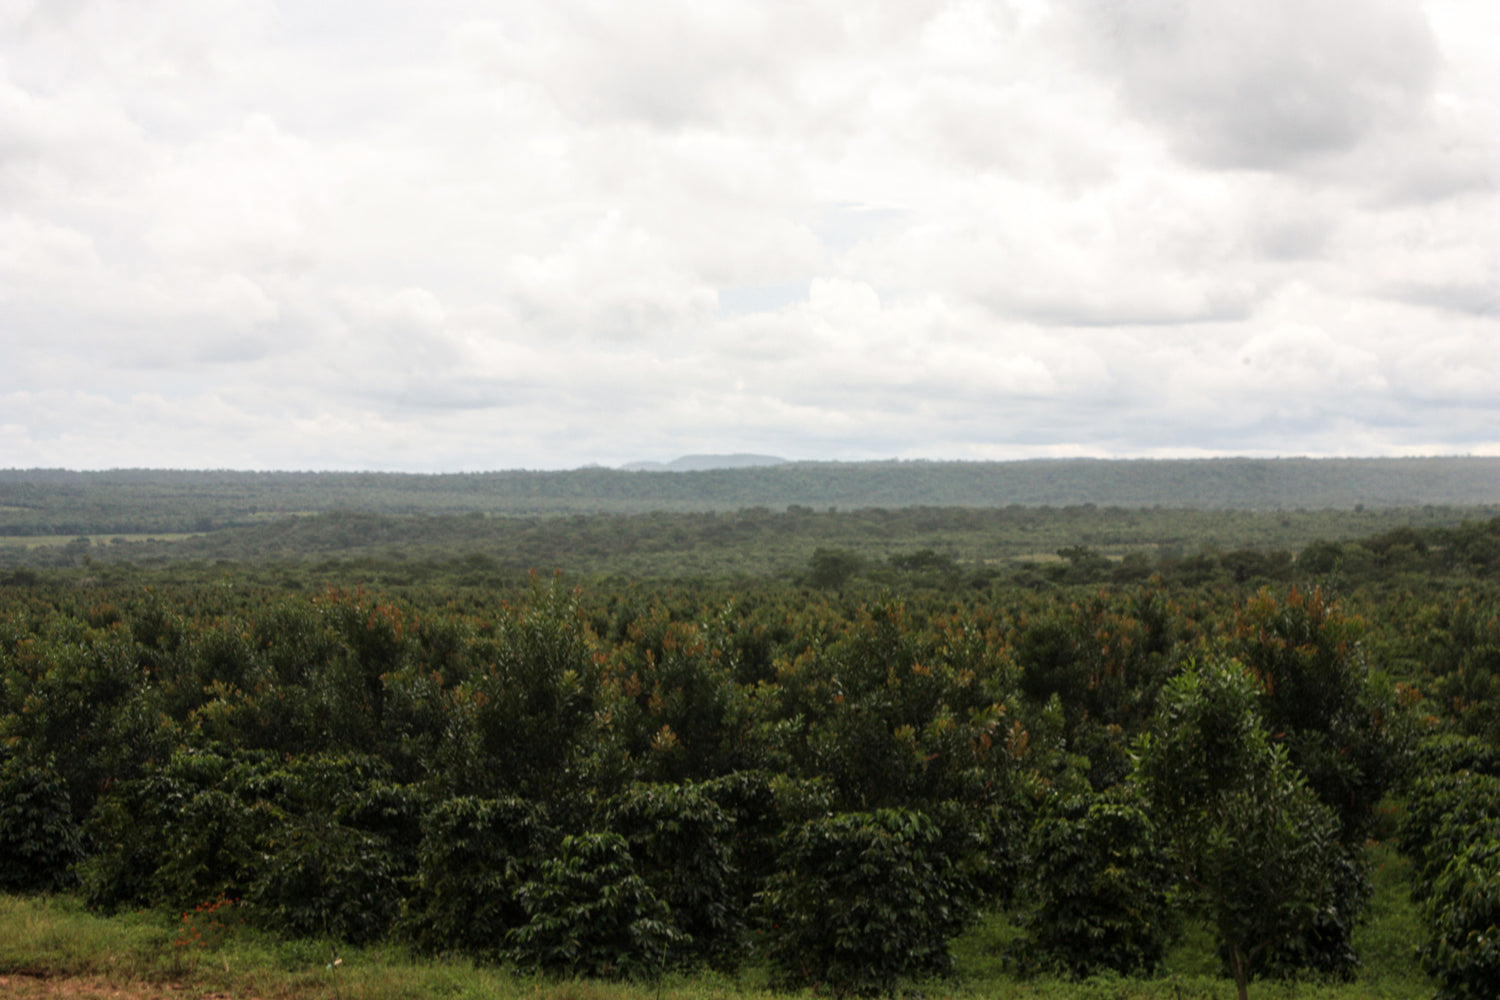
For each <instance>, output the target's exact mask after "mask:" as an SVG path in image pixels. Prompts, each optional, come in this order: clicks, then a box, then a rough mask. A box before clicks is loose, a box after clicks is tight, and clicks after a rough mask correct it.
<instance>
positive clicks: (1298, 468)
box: [0, 458, 1500, 536]
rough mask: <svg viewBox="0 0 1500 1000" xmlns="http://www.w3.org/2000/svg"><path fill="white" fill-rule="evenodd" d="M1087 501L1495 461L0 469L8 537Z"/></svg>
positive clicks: (1461, 491)
mask: <svg viewBox="0 0 1500 1000" xmlns="http://www.w3.org/2000/svg"><path fill="white" fill-rule="evenodd" d="M681 461H687V460H686V459H684V460H681ZM1086 504H1093V505H1096V506H1099V507H1111V506H1112V507H1124V508H1150V507H1166V508H1179V509H1188V508H1191V509H1199V510H1278V509H1280V510H1297V509H1306V510H1354V509H1356V508H1358V507H1421V506H1424V505H1434V506H1443V505H1447V506H1474V505H1486V504H1500V458H1359V459H1352V458H1351V459H1306V458H1288V459H1241V458H1223V459H1202V460H1180V461H1179V460H1174V461H1154V460H1134V461H1125V460H1121V461H1114V460H1089V459H1080V460H1037V461H1024V462H897V461H890V462H783V463H781V464H777V465H753V466H746V467H741V468H714V469H705V470H702V471H671V472H668V471H625V470H621V469H604V468H590V469H572V470H567V471H560V472H527V471H511V472H484V473H456V474H444V475H416V474H407V473H377V472H361V473H346V472H233V471H171V470H150V469H130V470H115V471H108V472H69V471H65V470H55V469H53V470H35V469H33V470H0V535H12V536H15V535H23V536H25V535H85V534H87V535H97V534H120V535H129V534H151V533H176V532H204V531H213V530H217V529H219V528H225V527H230V526H237V525H252V524H259V523H264V522H266V521H272V520H277V519H279V518H283V517H285V516H287V515H292V514H310V513H318V512H324V511H335V510H341V511H363V512H369V513H378V514H390V515H408V514H464V513H471V512H481V513H486V514H495V515H524V516H552V515H572V514H643V513H650V512H653V511H662V512H710V511H737V510H744V509H747V508H767V509H770V510H777V511H779V510H784V509H787V508H789V507H797V508H810V509H813V510H820V511H821V510H827V509H828V508H830V507H837V508H839V509H841V510H850V509H863V508H887V509H897V508H906V507H969V508H976V509H983V508H1001V507H1012V506H1019V507H1069V506H1081V505H1086Z"/></svg>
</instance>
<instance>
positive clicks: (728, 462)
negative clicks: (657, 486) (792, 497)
mask: <svg viewBox="0 0 1500 1000" xmlns="http://www.w3.org/2000/svg"><path fill="white" fill-rule="evenodd" d="M786 464H787V460H786V459H784V458H777V457H776V456H775V455H744V454H736V455H683V456H682V457H681V458H674V459H673V460H672V461H670V462H627V463H626V464H625V465H622V466H620V469H621V471H623V472H707V471H709V470H711V469H751V468H758V467H761V466H767V465H786Z"/></svg>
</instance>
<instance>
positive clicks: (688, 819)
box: [605, 785, 745, 968]
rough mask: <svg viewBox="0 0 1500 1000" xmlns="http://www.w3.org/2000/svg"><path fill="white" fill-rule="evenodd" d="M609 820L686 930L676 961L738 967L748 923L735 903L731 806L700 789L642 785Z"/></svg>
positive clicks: (620, 801)
mask: <svg viewBox="0 0 1500 1000" xmlns="http://www.w3.org/2000/svg"><path fill="white" fill-rule="evenodd" d="M605 819H606V822H607V824H608V826H609V828H610V829H611V830H613V831H614V832H615V833H618V834H620V835H621V836H623V837H624V838H625V841H626V843H628V844H629V845H630V854H631V857H632V859H633V860H634V861H635V866H636V870H637V871H638V872H640V874H641V877H642V878H643V879H645V881H646V884H647V885H648V886H649V887H650V888H651V891H652V892H654V893H655V894H656V896H657V897H658V898H660V899H661V900H662V901H663V902H665V903H666V904H667V906H668V907H669V909H670V910H671V915H672V923H673V925H674V926H675V927H676V928H677V929H678V930H680V931H682V932H683V937H682V939H681V942H679V943H680V944H681V945H682V946H683V947H681V948H678V949H674V954H672V955H669V956H668V961H669V964H679V963H681V964H690V963H692V962H694V961H697V960H707V961H709V962H711V963H712V964H714V965H715V966H716V967H719V968H732V967H733V966H735V965H736V964H737V963H738V961H739V958H740V952H741V951H742V947H743V944H744V941H743V938H744V930H745V921H744V917H743V911H742V910H740V909H739V908H738V907H736V906H735V905H734V898H733V889H734V882H735V870H734V862H733V859H732V855H731V849H732V843H731V839H732V836H733V832H734V823H733V821H732V820H731V819H730V817H729V816H728V815H727V814H726V813H725V812H724V810H723V809H721V808H719V806H718V804H717V803H716V802H715V801H714V800H713V799H712V798H710V797H709V795H708V794H706V793H705V790H704V789H703V788H701V787H700V786H696V785H636V786H635V787H633V788H631V789H629V790H627V791H626V792H624V793H623V794H621V795H618V796H616V797H615V798H614V799H613V800H612V801H611V802H610V803H609V804H608V806H607V807H606V809H605Z"/></svg>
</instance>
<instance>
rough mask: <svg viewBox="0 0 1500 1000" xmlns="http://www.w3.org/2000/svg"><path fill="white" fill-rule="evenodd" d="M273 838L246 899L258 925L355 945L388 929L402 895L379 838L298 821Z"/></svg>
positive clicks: (278, 832)
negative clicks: (269, 851)
mask: <svg viewBox="0 0 1500 1000" xmlns="http://www.w3.org/2000/svg"><path fill="white" fill-rule="evenodd" d="M268 841H269V842H268V844H267V846H268V847H269V848H270V850H271V854H270V856H269V858H268V859H267V861H266V862H265V864H264V866H263V867H262V869H261V871H260V872H259V876H258V877H257V878H256V879H255V882H254V885H253V886H252V888H251V890H250V893H249V896H248V897H247V900H246V901H247V902H248V903H249V909H250V913H251V914H252V917H253V919H254V920H255V922H256V923H258V924H260V925H261V926H263V927H266V928H268V929H270V930H273V931H275V932H277V933H279V934H288V935H292V936H297V937H331V938H334V939H337V940H339V941H344V942H348V943H350V944H367V943H369V942H371V941H375V940H377V939H378V938H380V937H381V936H382V935H383V934H384V933H385V932H386V930H387V929H388V928H389V927H390V925H391V922H392V921H393V920H394V919H395V916H396V913H397V911H398V908H399V906H400V902H401V895H400V891H399V887H398V886H397V883H396V879H395V877H394V874H393V865H392V859H391V853H390V850H389V848H388V846H387V844H386V843H385V842H384V841H383V840H382V839H381V838H378V837H374V836H371V835H370V834H366V833H361V832H360V831H358V830H351V829H349V828H348V827H344V826H338V825H334V824H327V823H316V822H292V823H288V824H287V825H286V826H284V827H283V828H282V829H281V830H279V831H276V832H275V833H274V834H273V835H272V836H271V837H270V838H268Z"/></svg>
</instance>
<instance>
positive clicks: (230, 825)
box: [0, 524, 1500, 997]
mask: <svg viewBox="0 0 1500 1000" xmlns="http://www.w3.org/2000/svg"><path fill="white" fill-rule="evenodd" d="M1471 533H1477V534H1476V537H1485V538H1487V537H1490V536H1495V535H1500V526H1497V525H1496V524H1490V525H1479V526H1474V527H1473V528H1472V531H1471ZM1476 544H1477V543H1476ZM1335 548H1337V547H1335ZM1480 548H1482V546H1480ZM1378 550H1380V546H1379V544H1376V543H1373V542H1372V544H1371V545H1369V546H1366V548H1365V550H1364V551H1378ZM1424 551H1425V550H1424ZM1476 551H1478V550H1477V549H1476ZM1413 552H1415V549H1413ZM928 555H929V556H931V555H932V554H931V553H929V554H928ZM934 558H935V557H934ZM1080 558H1081V557H1080ZM1412 558H1416V556H1412ZM931 561H932V560H931V559H929V558H926V557H924V558H923V559H922V560H918V562H920V563H921V564H922V565H919V566H917V569H922V568H924V567H925V566H926V563H927V562H931ZM1299 561H1300V560H1299ZM1406 565H1407V566H1408V568H1410V566H1411V565H1414V564H1411V563H1409V562H1408V563H1407V564H1406ZM942 568H943V567H941V566H939V567H938V570H942ZM1497 568H1500V567H1497V565H1496V564H1494V563H1493V562H1486V561H1484V560H1483V559H1474V560H1469V561H1467V562H1465V563H1464V564H1463V565H1462V566H1461V567H1459V568H1457V569H1454V568H1453V567H1448V568H1446V569H1445V570H1444V571H1443V572H1444V574H1445V575H1428V576H1422V575H1419V574H1415V573H1410V574H1408V575H1406V576H1397V575H1394V574H1391V575H1388V576H1387V577H1385V578H1384V579H1381V580H1375V579H1374V578H1373V577H1372V578H1371V579H1370V580H1367V581H1365V582H1363V583H1362V584H1361V585H1359V586H1357V587H1349V586H1347V585H1346V584H1347V581H1344V582H1342V583H1341V578H1340V577H1338V576H1337V574H1335V575H1334V576H1332V577H1329V576H1326V575H1320V574H1314V573H1312V572H1310V571H1299V570H1297V569H1296V568H1295V567H1294V568H1291V569H1288V568H1287V567H1282V571H1283V573H1284V575H1285V576H1286V577H1290V579H1282V580H1273V581H1271V582H1265V581H1257V580H1255V579H1253V578H1252V579H1250V580H1247V581H1246V582H1243V583H1236V582H1234V581H1233V580H1232V579H1227V578H1224V577H1215V578H1213V580H1212V581H1210V582H1209V583H1201V582H1200V583H1197V584H1195V583H1193V582H1192V581H1191V580H1190V579H1187V578H1179V579H1171V580H1166V581H1164V580H1163V579H1162V578H1161V577H1152V578H1149V579H1137V580H1131V579H1121V578H1112V577H1111V576H1110V575H1109V573H1107V572H1105V573H1095V574H1089V573H1085V572H1083V569H1082V568H1080V566H1079V565H1077V561H1075V564H1074V565H1073V569H1075V570H1078V572H1077V573H1075V574H1074V575H1073V576H1068V575H1067V574H1066V573H1058V574H1055V575H1054V576H1053V577H1052V578H1050V579H1041V578H1038V579H1036V580H1033V581H1031V583H1030V584H1028V585H1021V584H1019V583H1014V582H1006V581H991V582H990V583H989V584H988V585H980V583H982V582H983V581H981V582H980V583H976V582H973V581H958V580H957V579H956V578H952V577H950V576H943V575H942V574H941V573H939V575H938V576H936V577H934V578H933V580H931V581H928V583H929V585H922V586H916V585H912V586H899V585H894V586H893V585H891V582H890V580H889V579H888V580H886V581H884V582H881V581H876V582H870V581H865V582H863V583H859V585H857V586H855V585H849V586H845V587H844V589H842V590H838V589H836V586H837V585H838V584H839V582H840V581H835V582H833V583H831V584H830V586H828V587H822V588H819V587H814V586H810V585H808V584H809V583H812V582H819V581H817V580H815V579H814V580H810V581H806V582H804V583H796V582H792V581H789V580H781V581H776V580H762V581H759V582H756V583H745V582H743V581H742V582H740V583H738V584H735V585H731V584H729V583H720V582H713V581H700V582H698V583H695V584H691V585H684V584H667V583H661V584H649V583H643V582H636V583H629V584H626V583H621V582H610V581H608V580H594V581H590V582H589V583H587V584H586V585H584V586H581V587H580V586H574V585H572V584H570V583H566V582H564V581H562V580H557V579H554V580H551V581H548V580H533V581H531V582H530V583H529V584H518V585H513V586H508V587H498V588H497V587H461V586H443V587H432V588H404V589H403V588H380V589H375V588H371V589H363V588H360V587H355V586H350V587H346V588H326V589H318V588H313V587H302V588H298V589H293V590H289V589H285V588H277V587H269V586H263V585H260V584H250V583H244V582H238V581H237V580H236V578H235V577H234V576H233V575H228V574H224V575H221V576H220V577H219V578H217V579H215V580H212V581H210V582H202V583H194V584H191V585H187V584H183V585H172V584H170V583H162V582H160V581H157V582H155V583H154V584H152V585H147V584H146V583H145V582H143V581H142V580H139V579H137V580H125V581H121V582H117V583H115V584H112V585H108V586H92V587H80V586H77V585H75V584H67V585H64V584H63V583H61V582H56V581H54V582H50V583H49V582H48V581H46V580H45V579H39V578H35V577H28V578H27V579H26V580H25V581H12V583H13V585H11V586H0V682H3V683H0V889H3V890H4V891H6V892H10V893H35V892H66V893H70V894H77V895H78V896H80V897H81V898H83V899H84V900H86V901H87V904H88V905H89V906H90V907H91V908H94V909H97V910H99V911H101V912H106V913H108V912H115V911H120V910H126V909H129V910H135V909H140V908H147V909H161V910H166V911H171V912H174V913H175V912H197V913H204V912H216V913H229V912H232V913H233V914H235V917H236V919H241V920H244V921H248V922H249V923H250V924H252V925H255V926H258V927H261V928H264V929H266V930H268V931H271V932H274V933H277V934H283V935H287V936H293V937H316V938H329V939H334V940H337V941H342V942H348V943H352V944H358V943H368V942H374V941H399V942H402V943H404V944H406V945H409V946H410V947H412V948H414V949H417V950H418V951H420V952H422V953H426V954H431V955H448V954H462V955H467V956H471V957H472V958H474V959H476V960H479V961H482V962H488V963H498V964H505V965H510V966H514V967H516V968H518V969H531V970H542V971H544V972H549V973H559V974H577V975H586V976H590V977H632V978H653V977H656V976H659V975H661V974H662V973H664V972H669V971H674V970H684V969H697V968H709V969H716V970H721V971H732V970H735V969H737V968H739V967H741V966H746V965H749V966H754V967H757V968H763V969H768V970H769V974H770V975H771V977H772V978H773V980H774V981H775V982H776V983H778V984H782V985H786V986H789V987H796V986H816V987H818V988H819V989H820V990H824V991H830V992H833V993H838V994H843V993H883V992H890V991H894V990H896V989H898V988H900V987H901V985H902V984H903V983H907V982H910V981H912V980H914V979H920V978H924V977H929V976H932V975H936V974H942V973H944V972H946V971H947V970H949V968H950V967H951V964H952V955H951V947H950V945H951V942H952V941H953V940H954V938H955V937H956V936H958V935H959V934H961V933H962V932H963V931H964V930H965V929H966V928H968V927H969V926H971V925H972V924H973V922H974V921H975V920H976V919H979V917H980V916H981V915H982V914H994V913H1006V914H1009V915H1011V917H1012V918H1013V920H1014V924H1015V926H1016V927H1017V928H1018V931H1017V933H1018V937H1017V939H1016V941H1015V942H1014V944H1013V946H1012V948H1011V950H1010V952H1009V953H1008V954H1007V955H1006V956H1005V959H1006V961H1007V962H1008V963H1009V965H1010V967H1011V968H1012V969H1014V970H1015V972H1016V973H1017V974H1021V975H1026V974H1033V973H1047V974H1061V975H1072V976H1088V975H1093V974H1096V973H1100V972H1105V971H1108V972H1112V973H1117V974H1119V975H1123V976H1138V975H1150V974H1152V973H1153V972H1155V971H1156V970H1158V969H1159V968H1160V967H1161V964H1162V962H1163V957H1164V955H1165V954H1166V952H1167V949H1168V948H1169V947H1170V946H1171V943H1172V942H1173V941H1174V940H1175V939H1176V938H1177V937H1178V936H1179V935H1180V934H1181V933H1183V928H1184V927H1185V926H1186V925H1187V924H1188V923H1189V922H1201V924H1202V925H1203V926H1206V927H1207V928H1209V929H1210V931H1211V933H1212V935H1213V936H1214V939H1215V941H1216V947H1217V950H1218V954H1219V956H1220V959H1221V961H1222V969H1223V972H1224V974H1225V975H1226V976H1228V977H1230V978H1232V979H1233V981H1234V982H1235V984H1236V987H1237V989H1238V993H1239V995H1240V996H1241V997H1244V996H1246V995H1247V991H1249V990H1251V989H1252V983H1253V981H1254V980H1255V979H1257V978H1261V977H1282V976H1307V975H1319V976H1328V977H1343V976H1350V975H1353V974H1354V973H1355V972H1356V971H1357V969H1358V968H1359V963H1360V961H1361V956H1360V955H1359V954H1358V953H1357V951H1356V949H1355V947H1354V935H1355V929H1356V928H1357V927H1358V925H1359V922H1360V921H1361V919H1362V918H1363V915H1364V913H1365V910H1366V907H1367V904H1368V901H1369V899H1370V895H1371V869H1370V862H1369V846H1370V845H1371V844H1372V843H1373V842H1379V841H1392V842H1395V843H1397V844H1398V845H1399V847H1400V850H1401V851H1402V852H1403V853H1404V854H1405V855H1406V856H1407V857H1409V858H1410V859H1411V860H1412V863H1413V865H1414V870H1415V871H1416V873H1417V883H1416V886H1415V889H1414V892H1415V895H1416V898H1417V899H1418V901H1419V902H1420V904H1421V906H1422V907H1423V909H1422V913H1423V920H1424V926H1425V931H1424V933H1425V940H1424V941H1421V942H1417V941H1413V942H1411V943H1412V944H1413V945H1416V944H1420V945H1421V948H1422V962H1423V963H1424V967H1425V968H1426V969H1427V970H1428V971H1429V972H1430V973H1431V974H1432V975H1433V976H1434V977H1435V980H1436V982H1437V983H1438V985H1439V987H1440V989H1441V990H1442V991H1443V995H1444V996H1449V997H1481V996H1483V997H1491V996H1493V990H1494V984H1495V983H1496V982H1497V981H1500V979H1497V977H1500V945H1497V943H1496V941H1497V937H1496V935H1497V931H1496V925H1497V924H1500V784H1497V783H1500V698H1497V695H1500V590H1497V588H1496V586H1495V579H1496V578H1495V575H1494V574H1495V572H1496V569H1497ZM1325 572H1326V571H1325ZM1074 580H1077V581H1079V582H1072V581H1074ZM943 581H946V583H944V582H943ZM23 582H24V583H26V584H28V585H24V586H23V585H19V584H20V583H23ZM823 582H827V581H823ZM842 582H845V583H847V580H845V581H842ZM856 582H858V581H856ZM896 582H897V584H899V578H897V579H896Z"/></svg>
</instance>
